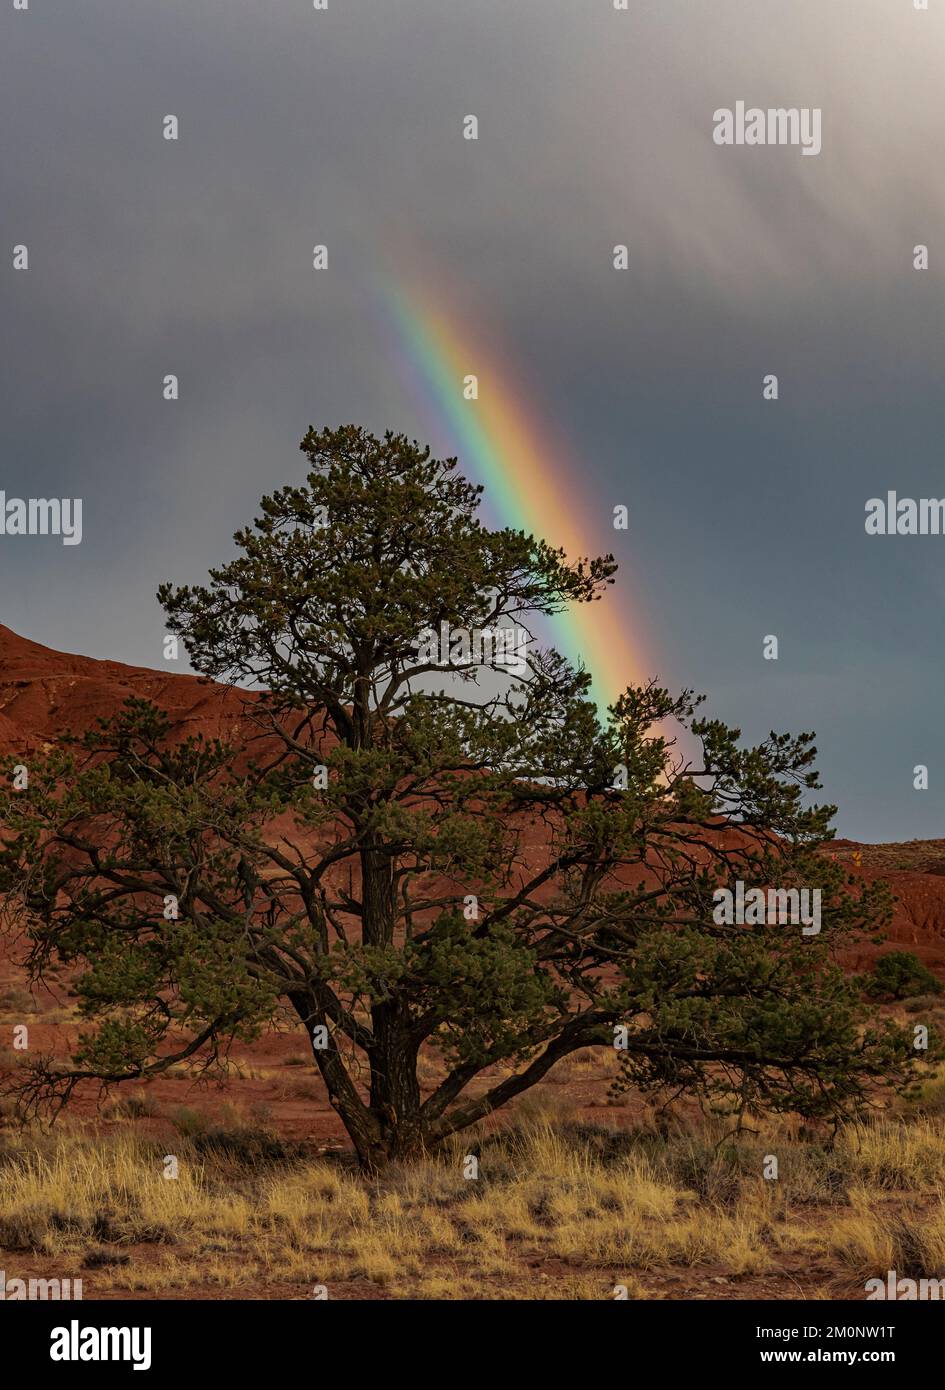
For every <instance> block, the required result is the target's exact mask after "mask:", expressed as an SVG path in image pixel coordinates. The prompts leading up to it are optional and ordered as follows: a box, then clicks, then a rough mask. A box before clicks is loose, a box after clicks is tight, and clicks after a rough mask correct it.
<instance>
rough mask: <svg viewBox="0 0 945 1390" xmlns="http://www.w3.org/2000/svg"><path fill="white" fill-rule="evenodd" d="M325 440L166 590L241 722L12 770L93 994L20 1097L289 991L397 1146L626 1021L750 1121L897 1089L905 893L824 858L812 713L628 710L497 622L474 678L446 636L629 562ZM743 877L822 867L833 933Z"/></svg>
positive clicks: (17, 826) (387, 458)
mask: <svg viewBox="0 0 945 1390" xmlns="http://www.w3.org/2000/svg"><path fill="white" fill-rule="evenodd" d="M302 449H303V451H304V453H305V455H306V457H307V460H308V471H307V477H306V480H305V482H304V484H302V485H301V486H290V487H285V488H283V489H282V490H281V491H279V492H277V493H275V494H274V495H272V496H268V497H264V498H263V500H262V503H261V514H260V516H259V518H258V519H257V520H256V521H255V522H254V523H253V525H252V526H250V527H247V528H246V529H244V530H242V531H240V532H238V533H237V535H236V537H235V540H236V543H237V547H238V550H237V557H236V558H235V559H233V560H231V561H230V562H229V563H228V564H225V565H224V566H223V567H222V568H220V569H215V570H212V571H211V572H210V578H209V582H208V584H207V585H206V586H205V587H189V586H188V587H184V588H174V587H171V586H170V585H164V586H162V588H161V589H160V591H159V599H160V601H161V603H162V605H163V607H164V609H165V611H166V614H167V622H168V626H169V629H170V630H171V631H172V632H174V633H176V634H178V635H179V637H180V638H181V639H182V640H183V642H184V644H185V645H186V648H187V651H188V652H189V655H190V659H191V661H192V663H193V666H194V667H195V669H196V670H197V671H198V672H200V673H202V674H203V675H205V676H207V677H210V678H212V679H213V680H214V681H217V682H221V683H223V684H225V685H227V686H231V687H234V688H236V689H238V690H239V691H240V692H242V694H241V695H240V696H239V698H240V700H241V701H242V702H243V708H242V713H241V718H240V721H239V724H238V726H237V733H236V734H234V735H233V736H231V737H229V738H228V740H227V741H223V740H222V739H210V738H206V739H204V738H185V739H181V738H180V737H179V736H178V735H177V734H176V733H175V731H174V730H173V729H172V728H171V727H170V725H169V722H168V719H167V718H166V716H165V715H164V714H163V713H161V712H160V711H159V710H158V709H157V708H155V707H154V706H152V705H150V704H148V703H146V702H143V701H140V700H131V701H129V702H128V704H127V706H126V707H125V708H124V709H123V711H122V712H121V714H120V715H119V716H118V717H115V718H113V719H111V720H108V721H104V722H103V723H102V724H101V727H100V728H98V729H97V730H96V731H95V732H94V733H91V734H87V735H85V736H84V737H83V738H81V739H74V740H70V741H67V742H66V743H64V744H63V746H60V747H57V748H55V749H54V750H53V751H52V752H50V753H49V754H48V755H47V756H45V757H43V758H42V759H38V760H31V763H30V778H29V787H28V790H25V791H17V790H15V789H14V786H13V782H12V778H11V776H10V768H8V769H7V771H6V775H5V776H4V777H3V790H2V792H0V826H2V835H0V891H2V893H3V894H4V895H5V903H6V916H7V919H8V922H9V924H10V926H11V929H13V930H15V931H17V932H19V933H20V934H21V937H22V938H23V939H25V941H26V943H27V948H28V949H27V951H26V954H25V959H26V963H27V966H28V969H29V971H30V974H31V976H32V978H33V979H39V978H42V977H43V976H44V975H46V974H47V973H48V972H49V971H50V970H54V971H59V970H64V971H65V972H66V974H67V975H68V978H69V979H71V980H72V981H74V988H75V989H76V991H77V994H78V998H79V1002H80V1010H81V1014H82V1017H83V1020H84V1022H83V1025H82V1031H81V1033H80V1037H79V1040H78V1043H77V1044H76V1046H75V1052H74V1055H73V1056H72V1057H71V1058H70V1059H63V1058H58V1059H57V1058H56V1057H43V1058H40V1059H35V1060H33V1062H32V1064H31V1065H29V1066H26V1067H24V1068H22V1069H18V1070H17V1072H16V1075H15V1078H14V1084H15V1087H16V1089H17V1091H18V1094H19V1096H20V1100H21V1103H22V1105H23V1107H24V1109H25V1110H27V1111H30V1110H32V1109H34V1108H36V1107H42V1106H45V1105H47V1104H51V1105H53V1107H54V1108H55V1107H58V1105H60V1104H61V1103H63V1102H64V1101H65V1100H67V1099H68V1098H69V1097H70V1096H71V1095H72V1094H73V1092H74V1090H75V1088H76V1087H77V1086H80V1085H83V1084H85V1083H89V1082H96V1081H98V1082H104V1083H108V1084H111V1083H116V1082H120V1081H122V1080H125V1079H129V1078H136V1077H138V1078H140V1077H146V1076H153V1075H155V1074H159V1073H161V1072H163V1071H166V1070H167V1069H168V1068H169V1067H171V1066H174V1065H175V1064H179V1063H181V1062H182V1061H183V1060H185V1059H188V1058H193V1059H195V1060H196V1059H197V1058H203V1059H204V1061H205V1062H206V1064H207V1066H208V1067H209V1068H210V1069H211V1071H212V1070H213V1069H214V1068H225V1066H226V1063H227V1056H228V1052H229V1049H230V1048H231V1046H232V1044H233V1042H234V1041H235V1040H246V1039H251V1038H253V1037H254V1036H256V1035H257V1034H258V1033H259V1031H260V1030H261V1029H263V1028H265V1027H266V1026H268V1025H269V1024H271V1023H272V1022H274V1021H278V1020H280V1019H281V1020H285V1018H286V1017H290V1018H292V1019H294V1020H296V1021H297V1025H298V1026H299V1027H300V1028H302V1029H304V1030H305V1032H306V1034H307V1036H308V1039H309V1042H310V1044H311V1050H312V1057H313V1061H314V1065H316V1066H317V1067H318V1070H319V1072H320V1073H321V1077H322V1079H323V1081H324V1084H325V1086H326V1088H327V1092H328V1095H329V1097H330V1100H331V1103H332V1105H333V1106H334V1107H335V1109H336V1111H337V1113H338V1114H339V1116H340V1117H341V1120H342V1122H343V1123H344V1126H345V1128H346V1130H347V1132H348V1134H349V1135H350V1137H351V1140H352V1142H353V1144H354V1146H355V1149H356V1151H357V1155H358V1157H359V1159H360V1162H361V1163H362V1165H363V1166H364V1167H365V1168H366V1169H368V1170H377V1169H379V1168H381V1167H383V1165H384V1164H385V1163H387V1162H389V1161H391V1160H393V1159H408V1158H410V1157H411V1156H413V1155H416V1154H418V1153H420V1152H423V1151H428V1150H430V1149H432V1148H434V1147H435V1146H436V1145H437V1144H438V1143H440V1142H441V1141H442V1140H443V1139H445V1138H446V1137H447V1136H449V1135H451V1134H453V1133H455V1132H456V1131H458V1130H461V1129H463V1128H464V1127H466V1126H468V1125H472V1124H474V1123H475V1122H476V1121H478V1120H481V1119H482V1118H483V1117H485V1116H487V1115H488V1114H490V1112H492V1111H494V1110H496V1109H497V1108H498V1107H500V1106H502V1105H504V1104H506V1102H508V1101H510V1100H512V1099H513V1098H514V1097H516V1096H518V1095H520V1094H521V1093H522V1092H524V1091H525V1090H527V1089H528V1088H529V1087H531V1086H533V1085H534V1084H535V1083H536V1082H537V1081H539V1080H540V1079H541V1078H542V1077H544V1076H546V1075H547V1073H548V1072H549V1070H550V1068H551V1067H553V1066H554V1064H555V1063H556V1062H558V1061H560V1060H561V1059H562V1058H564V1057H567V1056H569V1055H570V1054H571V1053H574V1052H576V1051H578V1050H579V1049H581V1048H588V1047H603V1048H614V1047H615V1045H616V1046H617V1049H618V1051H617V1056H618V1058H619V1060H620V1064H621V1071H620V1079H619V1082H618V1085H622V1086H623V1087H627V1088H629V1087H634V1088H639V1089H640V1090H642V1091H643V1092H644V1093H652V1094H657V1093H662V1094H663V1095H674V1094H679V1093H690V1094H695V1095H696V1096H699V1097H702V1098H703V1099H705V1100H707V1101H710V1102H711V1101H714V1102H716V1103H725V1104H730V1105H732V1106H734V1107H735V1108H736V1109H740V1110H744V1109H745V1108H749V1109H750V1108H752V1107H767V1108H770V1109H773V1110H776V1111H797V1112H800V1113H803V1114H805V1115H809V1116H830V1115H832V1116H839V1115H842V1114H844V1113H850V1112H852V1111H855V1110H856V1109H858V1108H859V1107H861V1106H862V1105H863V1104H864V1103H865V1102H867V1101H868V1100H869V1098H870V1095H871V1094H872V1092H873V1091H874V1089H875V1088H876V1086H877V1085H878V1084H879V1083H881V1082H889V1081H893V1082H900V1081H901V1080H902V1079H903V1078H904V1076H905V1074H906V1071H907V1068H908V1057H909V1051H910V1049H909V1039H908V1037H906V1036H905V1035H903V1034H901V1033H899V1032H898V1031H897V1030H895V1029H894V1028H892V1027H891V1026H889V1025H886V1026H883V1027H878V1026H876V1025H875V1024H871V1023H870V1021H869V1019H868V1018H864V1017H863V1014H862V1010H863V1008H864V1005H863V1003H862V1001H861V1000H860V999H859V996H858V992H857V991H856V990H855V989H854V988H853V987H851V986H850V985H848V984H847V983H845V980H844V976H843V974H842V972H841V970H840V969H839V968H838V966H837V965H836V963H835V960H834V956H835V953H836V949H837V947H838V946H841V945H848V944H849V943H850V941H851V939H852V938H853V937H854V936H855V935H856V934H857V933H858V932H863V931H869V932H870V933H871V934H875V932H876V929H877V927H880V926H882V924H883V921H884V920H885V917H886V915H887V914H888V902H887V900H886V898H885V896H884V894H883V892H882V890H881V889H878V888H869V887H865V886H863V884H861V883H860V884H857V885H856V886H854V885H853V884H852V882H848V881H846V880H845V879H844V876H843V872H844V871H843V869H842V867H841V866H840V865H838V864H837V863H835V862H833V861H831V860H830V859H829V857H827V856H825V855H823V854H822V853H819V852H818V851H819V848H820V847H821V846H822V844H823V842H824V841H825V839H827V838H829V836H830V833H831V832H830V830H829V822H830V819H831V816H832V813H833V808H832V807H826V806H810V805H808V804H807V803H808V801H809V797H808V796H807V792H808V791H809V790H811V789H814V788H816V787H817V786H818V785H819V783H818V782H817V778H816V774H815V772H814V771H813V756H814V749H813V746H812V735H810V734H801V735H799V736H797V737H791V736H787V735H776V734H771V736H770V737H769V738H768V739H766V740H765V741H764V742H763V743H762V744H760V745H759V746H757V747H754V748H748V749H744V748H742V747H740V744H739V738H740V735H739V731H738V730H737V729H730V728H727V727H725V726H724V725H723V724H721V723H719V722H717V721H715V720H708V719H703V718H698V717H696V710H697V706H698V704H699V701H698V700H696V699H694V698H693V697H692V695H691V693H690V692H683V693H682V694H680V695H678V696H671V695H670V694H669V693H667V691H666V690H664V689H661V688H660V687H659V686H657V685H656V684H655V683H654V682H650V683H649V684H646V685H643V686H639V687H630V688H628V689H627V691H626V692H625V693H624V694H623V695H622V696H621V697H620V699H619V700H618V701H617V702H616V704H615V705H614V706H613V707H612V708H611V709H610V711H609V713H608V715H607V717H606V719H602V718H601V717H600V716H599V714H598V711H597V708H596V706H595V704H594V702H593V701H592V699H591V698H590V690H591V685H590V679H589V676H588V675H587V674H586V673H584V672H583V671H576V670H574V669H573V668H572V667H571V666H570V665H569V664H568V663H567V662H566V661H565V660H563V659H562V657H561V656H559V655H558V654H556V653H555V652H554V651H553V650H550V649H543V648H541V647H539V645H538V643H537V642H535V641H531V642H530V644H529V647H528V652H527V667H526V669H525V670H524V671H522V672H520V673H519V674H517V675H510V674H509V673H508V670H507V669H506V668H505V667H503V665H502V664H501V659H497V657H496V651H497V650H498V651H499V657H500V658H501V641H495V642H493V643H492V645H491V647H490V645H489V644H488V643H482V644H481V645H477V642H476V641H475V640H471V641H468V642H466V643H465V644H464V643H463V642H462V641H459V640H458V641H457V645H456V646H455V648H454V649H453V659H452V666H451V669H450V670H444V668H443V667H442V665H441V664H438V663H439V662H440V661H441V657H440V656H439V654H438V653H437V652H436V651H435V650H434V648H433V646H432V645H431V636H430V634H431V633H432V634H437V635H439V634H440V633H442V632H444V631H445V632H447V633H449V634H458V637H459V638H462V637H463V635H464V634H465V635H466V636H467V637H468V636H470V635H471V637H472V638H476V635H477V634H481V633H492V634H493V635H494V634H495V632H496V630H501V629H509V628H512V629H514V630H515V632H516V633H523V632H525V633H528V634H529V636H531V628H530V626H529V625H530V624H532V623H533V622H534V620H535V619H539V620H540V619H541V617H542V615H552V614H555V613H558V612H560V611H562V610H563V609H565V608H567V607H569V606H570V605H574V604H582V603H588V602H591V601H595V600H597V599H599V598H600V597H601V595H602V594H603V593H604V591H605V590H606V587H607V585H608V584H609V583H611V582H612V575H613V573H614V570H615V568H616V567H615V564H614V562H613V559H612V557H610V556H607V557H604V558H599V559H592V560H588V559H575V558H573V557H572V558H569V557H566V556H565V554H564V553H563V551H561V550H557V549H554V548H553V546H552V545H551V544H549V543H548V542H546V541H545V540H541V539H536V538H535V537H533V536H528V535H525V534H523V533H521V532H515V531H511V530H501V531H495V530H489V529H488V528H487V527H486V526H485V525H484V524H483V523H482V522H481V521H480V520H479V518H478V516H477V511H478V507H479V501H480V492H481V489H479V488H477V487H474V486H472V485H470V484H469V483H468V482H467V481H466V480H465V479H464V478H463V477H462V476H461V475H460V474H459V473H458V471H457V465H456V460H455V459H450V460H446V461H442V460H437V459H434V458H431V457H430V451H429V450H428V449H423V448H420V447H418V446H417V444H416V443H412V442H410V441H409V440H408V439H406V438H404V437H402V436H399V435H392V434H390V433H388V434H386V435H385V436H384V437H383V439H377V438H375V437H373V436H371V435H370V434H368V433H366V432H365V431H364V430H362V429H359V428H355V427H353V426H350V427H346V428H342V429H338V430H325V431H322V432H320V433H316V432H315V431H313V430H310V431H309V433H308V434H307V435H306V437H305V439H304V440H303V441H302ZM444 625H445V626H444ZM674 727H679V728H682V729H683V730H685V731H686V732H685V734H684V742H683V741H680V742H677V741H676V740H675V739H674V738H673V737H671V735H670V732H669V731H670V730H672V729H673V728H674ZM681 744H682V746H685V747H687V748H689V749H690V750H691V751H690V752H689V753H688V755H687V758H688V760H687V758H684V757H683V755H682V754H681V753H680V752H679V751H678V750H679V747H680V746H681ZM695 750H699V751H698V754H697V753H696V752H695ZM739 880H741V881H742V882H743V883H745V884H751V885H777V886H778V887H791V886H798V887H807V888H809V889H814V888H819V889H820V890H821V893H822V901H823V909H822V924H821V930H820V932H819V933H817V934H812V935H804V934H803V933H802V931H801V930H800V928H799V927H797V926H790V925H786V924H781V925H771V924H750V925H744V924H741V925H739V924H732V925H726V924H724V923H719V922H717V921H716V920H715V918H716V916H718V915H719V914H717V913H715V912H714V899H713V892H714V890H715V889H717V888H719V887H728V888H733V887H734V885H735V884H736V883H737V882H738V881H739ZM424 1054H426V1055H427V1056H428V1057H429V1058H431V1059H432V1060H433V1061H434V1062H435V1063H436V1067H437V1070H436V1071H435V1075H436V1078H437V1079H436V1081H435V1082H434V1083H433V1084H432V1085H430V1086H427V1087H422V1086H421V1084H420V1080H419V1077H418V1064H419V1062H420V1060H421V1057H422V1056H423V1055H424ZM425 1074H429V1075H433V1074H434V1073H433V1072H432V1071H430V1072H428V1073H425Z"/></svg>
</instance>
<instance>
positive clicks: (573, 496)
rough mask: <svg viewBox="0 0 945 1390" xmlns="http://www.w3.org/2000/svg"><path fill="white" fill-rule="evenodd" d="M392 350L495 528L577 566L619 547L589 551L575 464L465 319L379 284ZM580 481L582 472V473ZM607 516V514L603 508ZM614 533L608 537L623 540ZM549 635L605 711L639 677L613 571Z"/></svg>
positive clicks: (638, 653) (636, 636) (633, 638)
mask: <svg viewBox="0 0 945 1390" xmlns="http://www.w3.org/2000/svg"><path fill="white" fill-rule="evenodd" d="M381 288H382V296H383V302H384V304H385V306H386V311H387V318H388V321H389V322H390V324H391V325H392V326H393V330H394V339H395V341H394V349H395V353H396V355H397V359H398V361H399V362H400V364H401V366H402V367H403V369H404V370H405V372H406V375H407V378H408V384H409V386H410V388H411V390H412V391H413V392H414V394H415V395H416V396H417V398H418V401H419V403H420V405H421V408H422V410H423V412H424V416H425V421H424V423H425V426H426V428H427V429H428V430H431V431H433V434H432V442H434V443H435V445H436V446H437V448H439V447H440V445H441V444H442V446H443V448H444V450H445V452H446V453H447V454H455V455H456V456H457V457H458V458H459V461H460V467H461V468H462V469H463V471H464V472H465V473H466V476H467V477H469V478H470V481H472V482H478V483H481V484H483V486H484V488H485V494H484V499H483V505H484V508H485V511H486V513H487V515H489V516H490V517H491V519H492V520H493V523H494V524H497V525H499V526H501V527H508V528H510V529H512V530H517V531H519V530H520V531H525V532H528V533H532V534H534V535H536V536H538V537H541V538H543V539H544V540H547V541H548V542H549V543H550V544H552V545H554V546H561V547H562V548H563V549H564V550H565V552H566V554H567V555H568V556H569V557H570V558H572V559H576V558H578V557H580V556H587V555H596V554H600V553H601V552H606V551H607V550H613V551H614V553H615V554H617V558H618V559H619V558H620V556H619V553H618V550H619V547H618V546H616V545H615V544H613V543H610V544H608V543H607V542H606V541H605V542H604V543H603V545H601V544H600V543H598V544H597V545H596V546H595V543H594V541H593V540H592V537H593V536H594V534H595V532H599V530H600V527H601V521H600V520H598V521H597V523H596V525H592V524H591V523H590V521H589V519H588V516H587V503H586V500H585V498H583V497H582V495H581V481H580V479H579V475H578V472H577V469H576V467H575V463H574V461H573V459H568V458H567V457H565V454H564V450H563V449H562V447H561V445H560V444H556V443H555V442H554V441H552V439H550V438H549V436H548V431H547V427H546V426H544V425H542V424H541V423H539V421H538V419H537V415H536V412H535V410H534V409H533V408H531V407H530V406H529V404H528V399H527V395H526V392H525V391H524V390H522V389H521V387H520V385H519V384H518V382H517V381H516V379H515V374H514V373H513V372H512V371H511V370H510V368H509V367H508V364H507V363H506V362H504V361H501V359H500V357H499V355H498V354H497V352H496V351H495V349H494V347H493V346H492V345H490V346H489V348H488V350H487V349H485V348H484V346H483V340H482V339H481V337H478V339H477V340H476V341H474V339H473V337H472V336H471V333H470V328H469V324H468V320H467V319H466V317H465V316H464V317H463V320H462V322H460V321H459V320H458V317H457V316H456V315H450V314H449V313H448V311H447V310H446V309H445V308H444V305H445V300H444V298H443V296H442V295H439V294H438V295H437V296H436V301H435V302H434V300H433V298H432V296H431V295H430V294H429V292H423V291H419V290H417V289H415V288H413V287H410V288H408V287H407V286H406V284H405V282H404V281H403V279H401V278H398V279H397V280H388V281H384V282H382V287H381ZM471 373H472V374H475V375H476V376H477V377H478V383H479V395H478V399H477V400H466V399H465V397H464V395H463V379H464V377H465V376H467V375H468V374H471ZM585 476H586V475H585ZM607 516H608V518H609V516H610V512H609V509H608V511H607ZM625 534H626V533H625V532H616V533H615V538H616V537H617V536H619V535H625ZM549 626H550V628H551V632H550V636H551V639H552V641H553V642H554V644H555V645H556V646H557V647H558V649H559V650H560V651H561V652H562V653H563V654H564V655H565V656H566V657H567V658H568V659H569V660H570V661H571V662H572V663H573V664H575V665H576V664H578V663H580V664H583V666H584V667H585V668H586V670H587V671H588V672H590V674H591V677H592V680H593V693H594V697H595V699H596V700H597V703H598V705H599V707H600V708H601V710H602V711H603V710H604V709H605V708H606V706H607V705H608V704H611V703H612V702H613V701H614V700H615V699H616V698H617V697H618V695H619V694H620V693H621V692H622V691H623V690H625V689H626V687H627V686H628V685H629V684H631V683H636V682H639V681H642V680H643V679H645V677H646V674H648V673H647V672H645V671H644V664H645V663H644V659H643V655H642V653H643V651H644V649H645V645H646V648H647V649H648V646H649V644H644V641H643V636H642V632H641V625H640V623H639V620H636V621H635V622H634V623H632V624H631V622H630V621H629V619H628V615H627V612H626V602H624V603H621V595H620V579H619V572H618V577H617V580H616V582H615V584H614V585H613V586H612V587H608V588H607V589H606V590H605V592H604V595H603V597H602V598H601V599H600V601H599V602H594V603H590V604H575V605H574V606H573V607H572V608H571V609H569V610H568V612H567V613H562V614H560V615H557V616H556V617H555V618H554V619H552V620H550V623H549Z"/></svg>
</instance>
